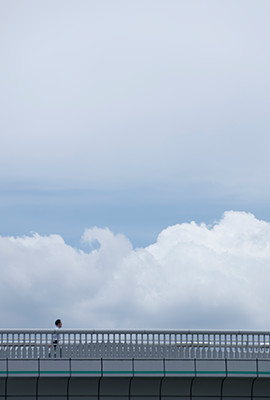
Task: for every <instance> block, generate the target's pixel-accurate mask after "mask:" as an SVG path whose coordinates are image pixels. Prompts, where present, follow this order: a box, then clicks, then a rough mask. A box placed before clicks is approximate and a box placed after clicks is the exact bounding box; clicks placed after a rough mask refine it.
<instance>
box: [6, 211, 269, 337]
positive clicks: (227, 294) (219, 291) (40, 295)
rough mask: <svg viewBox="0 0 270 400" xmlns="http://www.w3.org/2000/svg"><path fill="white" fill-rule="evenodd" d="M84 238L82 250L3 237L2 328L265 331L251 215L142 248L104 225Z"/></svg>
mask: <svg viewBox="0 0 270 400" xmlns="http://www.w3.org/2000/svg"><path fill="white" fill-rule="evenodd" d="M82 240H83V241H84V242H85V243H86V244H89V248H90V249H91V251H90V252H89V253H87V252H85V251H82V250H77V249H74V248H72V247H70V246H68V245H67V244H66V243H65V242H64V240H63V239H62V238H61V237H60V236H58V235H51V236H46V237H44V236H40V235H38V234H34V235H33V236H31V237H16V238H15V237H0V274H1V280H0V321H1V327H2V328H4V327H22V328H27V327H32V328H33V327H44V328H47V327H50V326H51V324H52V323H53V321H54V319H56V318H58V317H61V318H62V319H63V321H64V326H65V327H66V328H73V327H76V328H80V327H82V328H93V329H94V328H95V329H98V328H138V329H139V328H144V329H147V328H179V329H180V328H239V329H244V328H245V329H248V328H250V329H266V328H268V327H269V324H270V316H269V312H268V304H269V301H270V294H269V289H268V282H269V279H270V223H268V222H265V221H260V220H258V219H256V218H255V217H254V216H253V215H252V214H248V213H244V212H233V211H229V212H226V213H225V214H224V216H223V218H222V219H221V220H220V221H218V222H216V223H215V224H214V225H213V226H210V227H209V226H206V225H205V224H201V225H197V224H196V223H195V222H191V223H184V224H180V225H174V226H170V227H168V228H167V229H165V230H164V231H162V232H161V233H160V235H159V237H158V238H157V241H156V243H154V244H152V245H151V246H148V247H146V248H139V249H133V248H132V246H131V244H130V242H129V240H128V239H127V238H126V237H125V236H123V235H115V234H113V233H112V232H111V231H110V230H109V229H108V228H106V229H99V228H96V227H95V228H92V229H87V230H86V231H85V233H84V235H83V238H82ZM96 242H99V245H100V246H99V247H97V246H92V243H96ZM96 247H97V248H96Z"/></svg>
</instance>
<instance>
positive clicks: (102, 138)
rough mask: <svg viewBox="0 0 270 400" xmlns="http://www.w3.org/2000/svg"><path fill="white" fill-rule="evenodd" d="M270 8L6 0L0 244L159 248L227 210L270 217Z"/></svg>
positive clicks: (210, 0)
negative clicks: (100, 241)
mask: <svg viewBox="0 0 270 400" xmlns="http://www.w3.org/2000/svg"><path fill="white" fill-rule="evenodd" d="M269 11H270V3H269V1H268V0H258V1H256V2H254V1H253V0H252V1H250V0H226V1H225V0H224V1H219V2H217V1H215V0H205V1H199V0H191V1H188V2H187V1H184V0H167V1H161V0H144V1H136V2H131V1H122V0H116V1H114V2H111V1H109V0H101V1H98V2H97V1H86V0H81V1H80V2H76V3H75V2H74V1H70V0H65V1H63V0H59V1H57V2H55V1H52V0H48V1H46V2H36V1H30V0H27V1H21V0H10V1H8V2H6V1H0V51H1V59H2V61H1V64H0V93H1V94H0V141H1V145H0V235H1V236H2V237H3V238H6V237H12V238H15V237H17V236H18V237H23V236H25V235H26V236H31V235H32V234H33V233H35V232H36V233H37V234H39V235H41V236H42V237H49V236H50V235H55V234H56V235H59V236H61V237H62V238H63V239H64V240H65V242H66V244H67V245H70V246H72V247H73V248H74V249H81V250H83V251H88V246H89V243H88V244H85V243H84V242H83V240H82V236H83V234H84V232H85V230H87V229H92V228H93V227H98V228H101V229H104V228H106V227H108V228H109V230H110V231H111V232H114V233H115V234H123V235H125V237H126V238H128V240H129V241H130V242H131V244H132V246H133V247H134V248H137V247H139V248H143V249H146V248H147V246H149V245H150V244H155V243H156V242H157V238H158V235H159V234H160V233H161V231H162V230H166V228H168V227H171V226H174V225H176V224H183V223H185V222H187V223H190V222H191V221H196V223H198V224H200V223H206V224H208V225H209V226H214V224H215V223H216V222H217V221H220V220H221V219H222V218H223V217H222V216H223V213H224V212H225V211H227V210H233V211H235V212H237V211H243V212H246V213H252V214H254V215H255V217H256V218H258V220H264V221H266V222H267V221H270V212H269V205H268V204H269V200H270V191H269V188H268V185H267V182H268V175H269V168H270V160H269V155H268V153H269V145H270V143H269V141H270V136H269V127H270V118H269V111H268V108H269V100H270V99H269V97H270V95H269V93H270V90H269V89H270V87H269V86H270V79H269V71H270V55H269V51H268V47H269V35H270V27H269V21H268V19H269V18H268V16H269ZM217 223H219V222H217ZM92 242H93V243H94V242H95V240H94V241H92ZM35 243H36V242H35ZM93 243H92V244H91V246H92V247H93V246H94V244H93ZM91 246H90V247H91ZM0 256H1V255H0ZM3 260H4V258H3ZM3 260H2V263H3ZM0 261H1V259H0ZM145 268H147V266H146V267H145ZM112 325H113V324H112Z"/></svg>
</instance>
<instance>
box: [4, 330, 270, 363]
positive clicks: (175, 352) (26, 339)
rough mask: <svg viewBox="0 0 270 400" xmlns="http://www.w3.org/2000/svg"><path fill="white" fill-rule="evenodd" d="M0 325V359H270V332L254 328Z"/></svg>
mask: <svg viewBox="0 0 270 400" xmlns="http://www.w3.org/2000/svg"><path fill="white" fill-rule="evenodd" d="M57 333H58V334H59V336H58V339H59V340H58V343H57V344H53V339H55V337H54V336H53V335H54V331H53V330H0V358H17V359H25V358H26V359H31V358H32V359H33V358H50V357H57V358H114V359H115V358H119V359H121V358H168V359H170V358H172V359H173V358H181V359H193V358H197V359H223V358H230V359H246V358H250V359H251V358H252V359H254V358H270V333H269V332H254V331H184V330H179V331H168V330H167V331H150V330H149V331H139V330H138V331H107V330H106V331H86V330H82V331H77V330H69V331H67V330H61V331H57Z"/></svg>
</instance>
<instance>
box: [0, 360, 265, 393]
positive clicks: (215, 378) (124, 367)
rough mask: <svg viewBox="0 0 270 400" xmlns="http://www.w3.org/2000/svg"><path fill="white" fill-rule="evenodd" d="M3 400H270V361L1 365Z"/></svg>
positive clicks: (26, 362) (3, 362)
mask: <svg viewBox="0 0 270 400" xmlns="http://www.w3.org/2000/svg"><path fill="white" fill-rule="evenodd" d="M0 399H13V400H23V399H24V400H34V399H43V400H49V399H55V400H56V399H59V400H60V399H62V400H68V399H70V400H82V399H91V400H105V399H106V400H113V399H114V400H115V399H119V400H121V399H122V400H128V399H131V400H144V399H145V400H161V399H162V400H169V399H171V400H172V399H179V400H180V399H181V400H191V399H193V400H195V399H196V400H202V399H204V400H206V399H207V400H208V399H209V400H219V399H228V400H229V399H231V400H233V399H234V400H240V399H241V400H251V399H253V400H259V399H270V360H227V359H225V360H224V359H222V360H197V359H193V360H186V359H185V360H175V359H174V360H167V359H155V360H149V359H145V360H142V359H137V360H136V359H131V360H130V359H122V360H119V359H118V360H114V359H89V360H87V359H81V360H79V359H50V360H48V359H44V360H42V359H41V360H40V359H32V360H29V359H28V360H27V359H26V360H15V359H6V360H4V359H2V360H0Z"/></svg>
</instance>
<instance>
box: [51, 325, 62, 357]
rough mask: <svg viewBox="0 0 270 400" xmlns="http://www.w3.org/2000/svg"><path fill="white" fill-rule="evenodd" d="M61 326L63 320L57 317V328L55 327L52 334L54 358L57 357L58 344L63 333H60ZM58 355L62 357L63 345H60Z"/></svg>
mask: <svg viewBox="0 0 270 400" xmlns="http://www.w3.org/2000/svg"><path fill="white" fill-rule="evenodd" d="M61 328H62V321H61V319H57V320H56V321H55V328H54V331H53V336H52V344H53V353H54V358H56V354H57V346H58V345H59V344H60V343H61V334H60V333H59V330H60V329H61ZM58 356H60V357H62V348H61V347H59V354H58Z"/></svg>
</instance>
